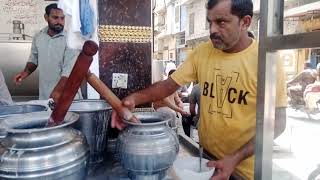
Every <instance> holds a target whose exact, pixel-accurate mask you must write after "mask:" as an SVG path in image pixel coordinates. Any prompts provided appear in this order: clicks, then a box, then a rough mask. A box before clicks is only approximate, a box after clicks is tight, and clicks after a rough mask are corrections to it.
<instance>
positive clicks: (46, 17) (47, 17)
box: [44, 14, 49, 22]
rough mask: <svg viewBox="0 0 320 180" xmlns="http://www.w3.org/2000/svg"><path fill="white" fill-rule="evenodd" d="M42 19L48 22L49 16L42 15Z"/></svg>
mask: <svg viewBox="0 0 320 180" xmlns="http://www.w3.org/2000/svg"><path fill="white" fill-rule="evenodd" d="M44 19H45V20H46V21H47V22H48V19H49V16H48V15H47V14H44Z"/></svg>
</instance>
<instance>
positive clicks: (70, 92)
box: [48, 41, 98, 126]
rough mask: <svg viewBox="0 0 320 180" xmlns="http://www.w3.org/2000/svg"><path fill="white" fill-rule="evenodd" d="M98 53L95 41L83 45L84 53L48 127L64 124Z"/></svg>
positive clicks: (75, 66)
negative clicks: (94, 56)
mask: <svg viewBox="0 0 320 180" xmlns="http://www.w3.org/2000/svg"><path fill="white" fill-rule="evenodd" d="M97 51H98V45H97V44H96V43H95V42H93V41H86V42H85V43H84V45H83V48H82V52H81V53H80V55H79V56H78V58H77V61H76V63H75V65H74V66H73V69H72V71H71V74H70V76H69V78H68V79H67V82H66V83H65V86H64V88H63V92H62V94H61V96H60V97H59V100H58V103H57V105H56V107H55V108H54V110H53V112H52V114H51V117H50V119H49V121H48V126H55V125H58V124H60V123H62V122H63V120H64V117H65V115H66V114H67V112H68V109H69V107H70V105H71V103H72V101H73V99H74V97H75V95H76V93H77V91H78V89H79V88H80V85H81V82H82V81H83V79H84V78H85V77H86V74H87V72H88V70H89V67H90V65H91V62H92V56H93V55H95V54H96V53H97Z"/></svg>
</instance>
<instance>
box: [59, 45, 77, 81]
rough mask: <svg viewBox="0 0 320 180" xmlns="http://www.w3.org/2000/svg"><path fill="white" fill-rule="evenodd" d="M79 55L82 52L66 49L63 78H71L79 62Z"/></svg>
mask: <svg viewBox="0 0 320 180" xmlns="http://www.w3.org/2000/svg"><path fill="white" fill-rule="evenodd" d="M79 53H80V52H79V51H78V50H75V49H71V48H69V47H67V48H66V51H65V54H64V60H63V67H62V73H61V76H66V77H69V75H70V73H71V71H72V68H73V66H74V64H75V62H76V61H77V58H78V56H79Z"/></svg>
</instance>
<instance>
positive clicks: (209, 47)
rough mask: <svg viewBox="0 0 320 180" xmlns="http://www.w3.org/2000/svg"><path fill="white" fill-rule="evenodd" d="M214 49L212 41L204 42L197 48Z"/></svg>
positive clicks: (199, 49)
mask: <svg viewBox="0 0 320 180" xmlns="http://www.w3.org/2000/svg"><path fill="white" fill-rule="evenodd" d="M212 49H213V46H212V43H211V41H206V42H202V43H200V44H199V45H198V46H197V47H196V48H195V50H196V51H208V50H212Z"/></svg>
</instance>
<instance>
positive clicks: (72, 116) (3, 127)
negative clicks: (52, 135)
mask: <svg viewBox="0 0 320 180" xmlns="http://www.w3.org/2000/svg"><path fill="white" fill-rule="evenodd" d="M50 115H51V112H49V111H42V112H33V113H26V114H18V115H14V116H10V117H8V118H5V119H2V120H1V122H0V134H6V133H15V134H16V133H36V132H43V131H49V130H55V129H60V128H64V127H66V126H69V125H71V124H73V123H74V122H76V121H77V120H78V119H79V115H78V114H77V113H73V112H68V113H67V114H66V117H65V119H64V122H63V124H60V125H57V126H53V127H43V128H30V129H21V128H18V127H21V126H23V125H24V124H28V123H31V122H36V123H37V121H38V123H41V122H42V123H44V122H46V121H47V120H48V119H49V118H50ZM33 116H36V119H35V118H34V117H33ZM37 116H38V117H37ZM21 119H24V120H25V121H24V122H22V123H21Z"/></svg>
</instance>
